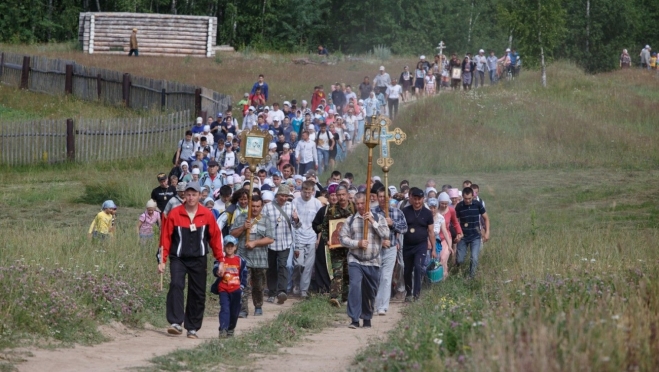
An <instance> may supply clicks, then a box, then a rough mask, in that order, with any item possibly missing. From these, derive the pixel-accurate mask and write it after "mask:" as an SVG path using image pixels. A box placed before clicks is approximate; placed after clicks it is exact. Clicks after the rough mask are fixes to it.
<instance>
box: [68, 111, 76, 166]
mask: <svg viewBox="0 0 659 372" xmlns="http://www.w3.org/2000/svg"><path fill="white" fill-rule="evenodd" d="M66 159H67V160H68V161H75V160H76V137H75V130H74V128H73V119H66Z"/></svg>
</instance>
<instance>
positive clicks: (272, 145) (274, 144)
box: [268, 143, 277, 149]
mask: <svg viewBox="0 0 659 372" xmlns="http://www.w3.org/2000/svg"><path fill="white" fill-rule="evenodd" d="M268 148H269V149H276V148H277V144H276V143H271V144H270V146H268Z"/></svg>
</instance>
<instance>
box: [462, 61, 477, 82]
mask: <svg viewBox="0 0 659 372" xmlns="http://www.w3.org/2000/svg"><path fill="white" fill-rule="evenodd" d="M475 70H476V63H475V62H473V61H472V60H471V58H469V56H465V59H463V60H462V89H463V90H470V89H471V79H472V77H473V74H474V71H475Z"/></svg>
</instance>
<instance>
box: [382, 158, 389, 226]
mask: <svg viewBox="0 0 659 372" xmlns="http://www.w3.org/2000/svg"><path fill="white" fill-rule="evenodd" d="M382 172H384V217H386V218H389V167H382Z"/></svg>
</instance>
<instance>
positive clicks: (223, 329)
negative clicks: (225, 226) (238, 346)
mask: <svg viewBox="0 0 659 372" xmlns="http://www.w3.org/2000/svg"><path fill="white" fill-rule="evenodd" d="M237 243H238V239H236V238H234V237H233V236H231V235H227V236H225V237H224V275H222V277H218V272H217V271H218V268H219V265H220V264H219V262H217V261H215V264H213V275H215V276H216V277H217V279H216V280H215V283H213V286H212V287H211V293H214V294H219V295H220V314H219V318H220V338H225V337H232V336H233V333H234V331H235V329H236V324H238V314H239V313H240V298H241V296H242V294H243V289H244V288H245V286H246V285H247V262H246V261H245V260H244V259H243V258H242V257H240V256H238V255H236V245H237Z"/></svg>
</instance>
